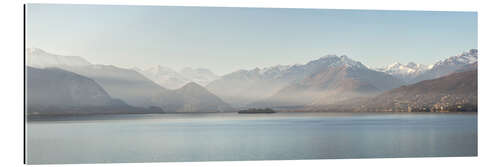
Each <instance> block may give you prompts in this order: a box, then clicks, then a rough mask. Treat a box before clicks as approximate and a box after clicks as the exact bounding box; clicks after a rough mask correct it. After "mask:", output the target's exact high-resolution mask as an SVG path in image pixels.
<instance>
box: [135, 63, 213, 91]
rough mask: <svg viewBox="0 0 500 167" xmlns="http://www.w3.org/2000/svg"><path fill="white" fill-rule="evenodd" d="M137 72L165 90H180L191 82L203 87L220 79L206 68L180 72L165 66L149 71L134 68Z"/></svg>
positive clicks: (188, 69) (184, 69)
mask: <svg viewBox="0 0 500 167" xmlns="http://www.w3.org/2000/svg"><path fill="white" fill-rule="evenodd" d="M134 70H136V71H137V72H139V73H141V74H142V75H144V76H146V77H148V78H149V79H150V80H152V81H154V82H156V83H158V84H159V85H161V86H163V87H164V88H168V89H178V88H180V87H182V86H184V85H186V84H187V83H189V82H195V83H197V84H200V85H202V86H206V85H207V84H208V83H210V82H212V81H213V80H216V79H218V78H219V76H217V75H215V74H214V73H213V72H212V71H210V70H208V69H204V68H197V69H194V68H189V67H186V68H183V69H182V70H180V71H179V72H177V71H175V70H173V69H170V68H168V67H164V66H160V65H158V66H156V67H152V68H148V69H145V70H143V69H140V68H134Z"/></svg>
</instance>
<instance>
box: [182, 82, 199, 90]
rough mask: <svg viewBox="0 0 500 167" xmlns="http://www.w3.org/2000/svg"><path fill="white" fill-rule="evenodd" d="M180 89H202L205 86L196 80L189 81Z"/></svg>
mask: <svg viewBox="0 0 500 167" xmlns="http://www.w3.org/2000/svg"><path fill="white" fill-rule="evenodd" d="M180 89H203V90H205V88H204V87H203V86H201V85H200V84H197V83H196V82H189V83H187V84H186V85H184V86H182V87H181V88H180Z"/></svg>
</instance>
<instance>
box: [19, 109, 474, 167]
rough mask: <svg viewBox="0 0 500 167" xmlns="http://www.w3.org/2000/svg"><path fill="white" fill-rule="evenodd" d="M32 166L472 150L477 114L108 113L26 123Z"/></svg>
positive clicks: (435, 154) (460, 153)
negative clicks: (105, 114)
mask: <svg viewBox="0 0 500 167" xmlns="http://www.w3.org/2000/svg"><path fill="white" fill-rule="evenodd" d="M26 127H27V129H26V132H27V134H26V149H27V150H26V156H27V157H26V158H27V161H28V163H29V164H47V163H51V164H52V163H111V162H112V163H118V162H171V161H235V160H291V159H334V158H381V157H441V156H477V114H475V113H474V114H469V113H457V114H453V113H447V114H440V113H421V114H406V113H381V114H378V113H375V114H371V113H370V114H360V113H276V114H237V113H221V114H214V113H212V114H149V115H107V116H88V117H73V118H54V119H51V120H38V121H30V122H28V123H27V126H26Z"/></svg>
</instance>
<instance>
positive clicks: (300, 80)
mask: <svg viewBox="0 0 500 167" xmlns="http://www.w3.org/2000/svg"><path fill="white" fill-rule="evenodd" d="M26 56H27V59H26V60H27V61H26V63H27V65H28V66H29V67H36V68H37V69H35V68H30V69H29V71H32V72H30V73H33V71H36V70H42V71H43V70H49V71H52V72H53V70H56V71H58V70H59V71H63V72H66V73H74V75H78V76H81V77H85V78H87V79H72V82H64V83H67V85H65V86H61V87H79V88H85V89H89V93H91V92H94V93H96V92H97V93H99V94H101V95H100V96H102V97H103V98H104V99H108V100H102V101H104V102H105V103H106V101H109V99H111V101H112V102H115V103H113V104H123V105H127V106H130V107H140V108H144V109H148V108H150V107H153V109H154V108H155V107H156V108H161V110H162V111H163V112H218V111H235V110H237V109H245V108H261V107H271V108H275V109H286V110H293V109H300V108H302V109H303V108H304V106H337V107H340V106H339V105H341V104H344V106H342V107H345V104H349V105H348V106H349V107H351V108H352V107H353V106H356V105H355V104H353V99H354V101H356V100H362V99H369V98H373V97H379V98H382V99H378V100H388V101H391V100H394V99H391V98H390V97H389V96H381V95H384V94H387V92H391V91H393V90H400V89H403V88H407V87H411V86H404V85H412V84H414V83H417V84H421V82H420V81H424V80H429V79H436V78H440V77H444V76H448V75H450V74H454V73H459V72H467V71H473V70H476V69H477V50H476V49H471V50H470V51H468V52H464V53H462V54H459V55H457V56H452V57H450V58H447V59H445V60H442V61H438V62H437V63H435V64H432V65H422V64H416V63H411V62H410V63H408V64H401V63H394V64H392V65H389V66H386V67H385V68H376V69H371V68H368V67H367V66H365V65H364V64H363V63H361V62H359V61H356V60H353V59H351V58H349V57H348V56H345V55H342V56H337V55H327V56H323V57H320V58H319V59H316V60H312V61H309V62H307V63H305V64H295V65H277V66H272V67H266V68H255V69H252V70H238V71H235V72H232V73H229V74H227V75H224V76H217V75H215V74H213V73H212V72H211V71H210V70H208V69H192V68H185V69H182V70H180V71H175V70H172V69H170V68H168V67H164V66H156V67H153V68H149V69H145V70H142V69H139V68H134V69H126V68H120V67H116V66H112V65H98V64H91V63H89V62H88V61H86V60H85V59H83V58H80V57H74V56H73V57H69V56H61V55H55V54H51V53H47V52H45V51H43V50H41V49H28V50H27V55H26ZM38 68H40V69H38ZM53 68H58V69H53ZM33 74H34V73H33ZM33 74H31V75H33ZM467 74H468V73H467ZM28 75H30V74H28ZM457 75H465V73H463V74H462V73H460V74H457ZM467 76H469V77H472V80H474V78H473V76H470V75H467ZM28 77H30V76H28ZM452 78H460V77H458V76H454V77H452ZM466 78H467V77H466ZM53 79H54V80H58V77H53ZM460 79H461V80H460V81H459V82H465V79H464V78H460ZM30 80H31V81H33V83H39V82H40V81H42V79H41V78H37V77H35V78H32V79H30ZM89 80H90V81H89ZM475 80H476V82H477V78H476V79H475ZM80 81H81V82H82V83H78V82H80ZM83 81H85V82H83ZM424 82H425V81H424ZM441 82H445V83H444V84H440V83H441ZM91 83H94V84H91ZM432 84H437V85H443V86H442V87H439V88H440V89H446V90H453V89H462V88H463V87H453V85H454V84H453V83H452V82H451V81H450V80H449V79H443V80H437V81H434V82H432ZM78 85H88V86H87V87H82V86H78ZM421 85H422V84H421ZM423 85H425V86H432V85H428V84H427V85H426V84H423ZM455 85H456V84H455ZM32 86H33V85H32ZM401 86H403V87H401ZM425 86H420V87H425ZM446 86H449V87H448V88H447V87H446ZM417 87H418V86H417ZM98 88H101V89H98ZM31 89H33V87H32V88H31ZM31 89H28V92H29V91H31ZM48 90H50V89H48ZM99 90H101V91H99ZM52 91H57V90H52ZM80 91H81V90H80ZM418 91H421V92H423V93H422V96H425V98H424V99H432V100H435V99H436V98H435V97H432V98H431V97H430V96H431V94H430V93H425V92H429V91H436V90H433V89H428V90H426V89H418ZM476 92H477V88H476ZM448 93H449V92H448ZM469 93H474V92H473V91H472V92H469ZM106 95H107V96H106ZM391 95H393V94H391ZM448 95H449V96H453V95H454V94H448ZM475 95H476V96H477V93H476V94H475ZM51 96H52V95H51ZM56 96H57V97H56ZM81 96H82V98H83V97H90V96H88V95H85V94H82V95H81ZM419 96H420V95H419ZM427 96H429V97H427ZM458 96H462V95H457V97H458ZM60 97H63V96H62V95H61V96H59V95H57V93H56V94H54V99H60ZM75 97H78V96H75ZM105 97H107V98H105ZM440 97H441V96H440ZM33 98H35V99H36V98H39V97H36V96H35V97H33ZM69 99H72V98H69ZM73 99H75V98H73ZM83 99H85V98H83ZM405 100H414V99H411V98H408V99H405ZM459 100H462V101H463V98H462V99H459ZM468 100H469V101H473V99H472V100H470V99H468ZM35 101H36V100H35ZM56 101H59V100H55V102H56ZM63 101H64V100H62V101H61V102H63ZM87 101H88V104H87V105H86V106H93V105H91V104H93V101H92V100H83V101H82V102H87ZM119 102H121V103H119ZM383 102H384V101H381V102H380V103H381V104H382V103H383ZM43 103H47V104H49V103H51V102H43ZM67 103H68V104H72V103H73V102H67ZM364 103H366V101H365V102H364ZM387 103H389V102H387ZM448 103H451V101H448ZM454 103H455V102H454ZM106 104H108V103H106ZM391 104H392V103H391ZM471 104H472V105H474V103H471ZM475 104H476V105H477V103H475ZM389 106H390V105H385V106H383V107H389ZM425 106H427V102H426V105H425ZM383 107H379V108H383ZM340 108H341V107H340Z"/></svg>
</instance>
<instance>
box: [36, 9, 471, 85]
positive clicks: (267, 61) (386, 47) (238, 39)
mask: <svg viewBox="0 0 500 167" xmlns="http://www.w3.org/2000/svg"><path fill="white" fill-rule="evenodd" d="M26 11H27V15H26V17H27V18H26V31H27V32H26V39H27V40H26V44H27V47H37V48H41V49H43V50H46V51H48V52H52V53H56V54H62V55H72V56H81V57H84V58H85V59H87V60H89V61H90V62H92V63H96V64H112V65H117V66H120V67H127V68H129V67H135V66H136V67H141V68H146V67H152V66H155V65H163V66H168V67H171V68H173V69H180V68H182V67H202V68H208V69H211V70H212V71H214V72H215V73H217V74H219V75H222V74H226V73H229V72H232V71H235V70H238V69H252V68H255V67H266V66H273V65H277V64H282V65H284V64H296V63H300V64H303V63H306V62H308V61H310V60H314V59H317V58H319V57H321V56H324V55H326V54H337V55H342V54H346V55H347V56H349V57H350V58H352V59H354V60H358V61H361V62H362V63H363V64H365V65H368V66H371V67H379V66H383V65H387V64H391V63H393V62H396V61H397V62H402V63H407V62H409V61H413V62H416V63H422V64H431V63H434V62H436V61H438V60H441V59H443V58H446V57H449V56H454V55H457V54H459V53H461V52H463V51H467V50H469V49H471V48H477V13H476V12H423V11H370V10H332V9H271V8H214V7H166V6H103V5H54V4H29V5H28V6H27V8H26Z"/></svg>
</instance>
